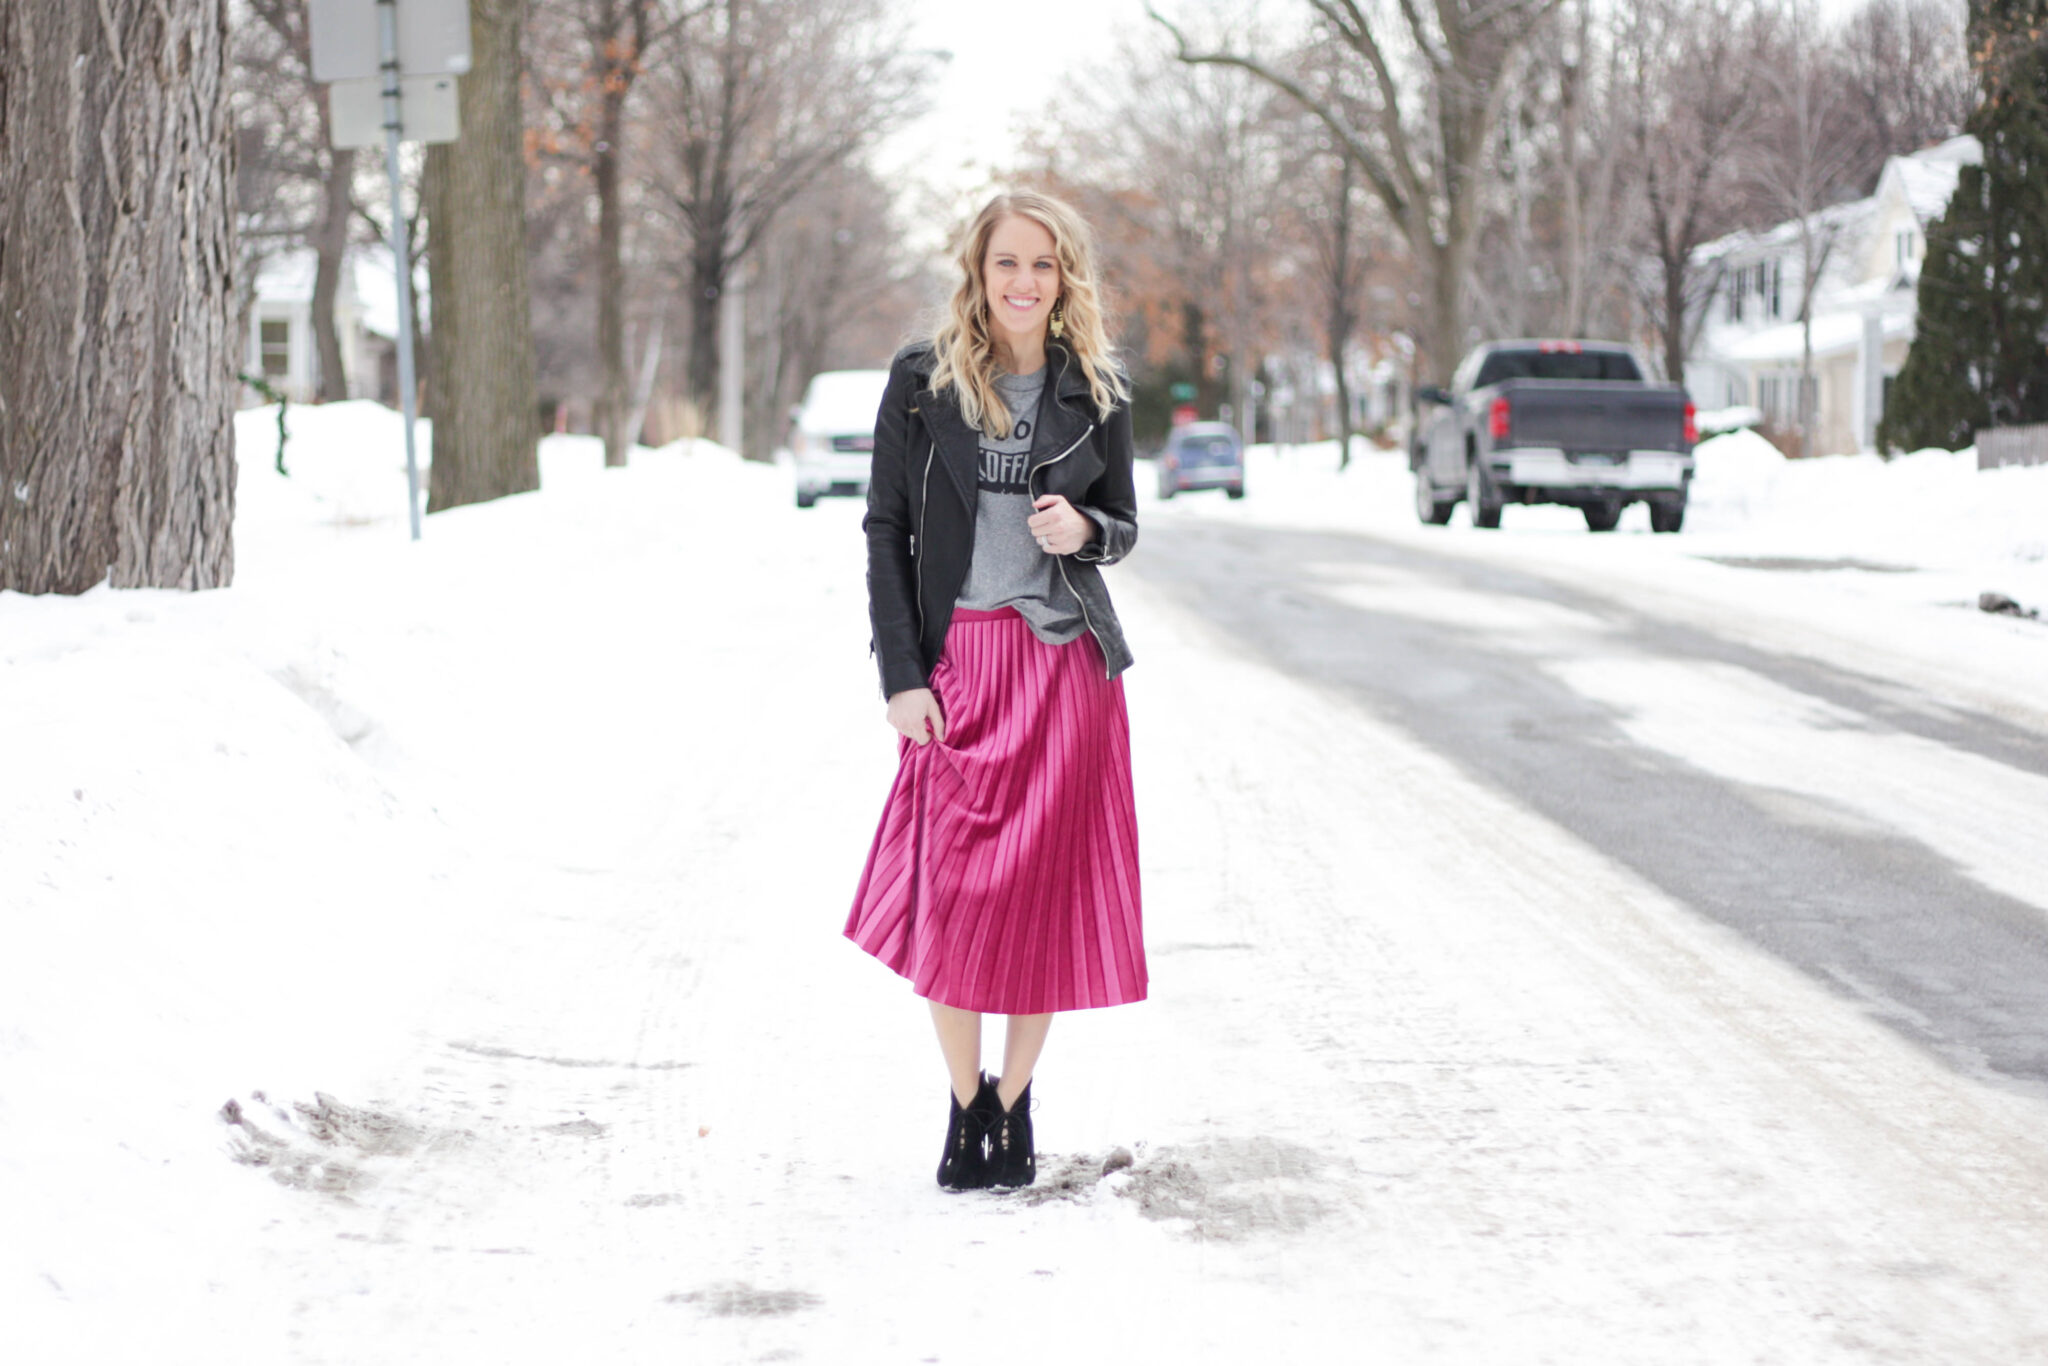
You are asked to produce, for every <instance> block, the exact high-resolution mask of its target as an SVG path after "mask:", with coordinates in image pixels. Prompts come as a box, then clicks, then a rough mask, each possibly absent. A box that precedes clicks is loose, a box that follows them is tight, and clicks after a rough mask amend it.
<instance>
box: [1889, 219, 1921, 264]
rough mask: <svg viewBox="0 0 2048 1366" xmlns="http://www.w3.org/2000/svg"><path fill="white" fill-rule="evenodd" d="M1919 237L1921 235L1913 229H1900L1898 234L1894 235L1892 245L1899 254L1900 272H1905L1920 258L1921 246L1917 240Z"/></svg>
mask: <svg viewBox="0 0 2048 1366" xmlns="http://www.w3.org/2000/svg"><path fill="white" fill-rule="evenodd" d="M1918 237H1919V234H1918V233H1916V232H1914V231H1913V230H1912V229H1911V228H1900V229H1899V230H1898V231H1897V232H1896V233H1894V234H1892V245H1893V248H1894V249H1895V251H1896V252H1897V254H1898V268H1899V269H1900V270H1904V269H1905V268H1906V267H1907V266H1910V265H1912V264H1913V262H1914V260H1915V259H1916V258H1918V256H1919V254H1920V253H1919V250H1918V248H1919V245H1920V244H1919V242H1918V241H1917V240H1916V239H1917V238H1918Z"/></svg>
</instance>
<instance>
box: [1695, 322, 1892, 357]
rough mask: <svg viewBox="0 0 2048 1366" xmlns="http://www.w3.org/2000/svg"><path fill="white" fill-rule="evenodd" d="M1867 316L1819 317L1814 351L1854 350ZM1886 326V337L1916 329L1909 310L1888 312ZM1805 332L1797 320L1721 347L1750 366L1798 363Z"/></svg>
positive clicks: (1724, 353) (1818, 353) (1725, 353)
mask: <svg viewBox="0 0 2048 1366" xmlns="http://www.w3.org/2000/svg"><path fill="white" fill-rule="evenodd" d="M1863 316H1864V315H1863V314H1862V313H1860V312H1839V313H1823V314H1821V315H1820V316H1818V317H1816V318H1815V319H1814V320H1813V354H1814V355H1815V356H1828V355H1835V354H1840V353H1846V352H1851V351H1854V350H1855V349H1856V347H1857V346H1858V345H1859V344H1860V343H1861V342H1862V340H1863ZM1882 326H1883V330H1884V335H1885V337H1887V338H1893V337H1903V336H1906V335H1908V334H1909V333H1910V332H1911V331H1912V329H1913V319H1912V316H1911V315H1910V314H1907V313H1887V314H1886V315H1885V317H1884V319H1883V323H1882ZM1803 332H1804V329H1802V328H1801V326H1800V325H1799V324H1798V323H1796V322H1794V323H1782V324H1780V325H1779V326H1777V327H1767V328H1765V329H1764V330H1763V331H1761V332H1756V333H1752V334H1751V335H1749V336H1747V337H1743V338H1741V339H1740V340H1737V341H1734V342H1731V343H1729V344H1728V345H1727V346H1724V347H1721V348H1720V349H1719V350H1720V358H1721V359H1723V360H1731V361H1740V362H1743V363H1746V364H1750V365H1758V364H1770V363H1772V362H1788V363H1789V362H1794V361H1797V360H1798V359H1799V357H1800V355H1801V353H1802V352H1803V351H1804V350H1805V349H1806V341H1805V337H1804V335H1803Z"/></svg>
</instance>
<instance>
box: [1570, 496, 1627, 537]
mask: <svg viewBox="0 0 2048 1366" xmlns="http://www.w3.org/2000/svg"><path fill="white" fill-rule="evenodd" d="M1621 509H1622V504H1621V502H1620V501H1619V500H1617V499H1614V498H1602V499H1601V500H1600V501H1598V502H1596V503H1587V504H1586V505H1585V506H1584V507H1582V508H1580V509H1579V511H1581V512H1583V513H1585V514H1586V530H1588V531H1612V530H1614V525H1615V523H1617V522H1619V521H1620V520H1621Z"/></svg>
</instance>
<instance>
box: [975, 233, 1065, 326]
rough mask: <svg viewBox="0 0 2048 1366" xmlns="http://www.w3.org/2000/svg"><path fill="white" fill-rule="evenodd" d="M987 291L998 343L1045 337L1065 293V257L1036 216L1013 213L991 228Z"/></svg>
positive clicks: (984, 266)
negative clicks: (1062, 289) (1062, 272)
mask: <svg viewBox="0 0 2048 1366" xmlns="http://www.w3.org/2000/svg"><path fill="white" fill-rule="evenodd" d="M981 285H982V289H983V290H984V291H985V292H986V294H987V297H988V319H989V334H990V339H991V340H993V341H996V342H998V343H1009V344H1010V345H1012V346H1013V347H1014V346H1015V344H1016V343H1018V342H1024V343H1027V346H1026V349H1027V350H1029V349H1034V348H1036V347H1039V346H1043V345H1044V343H1045V327H1046V323H1047V321H1048V320H1049V319H1050V318H1051V317H1052V306H1053V304H1054V303H1055V302H1056V301H1057V300H1058V299H1059V297H1060V258H1059V253H1058V251H1057V250H1056V249H1055V248H1054V245H1053V240H1052V234H1051V233H1050V232H1047V231H1046V230H1045V227H1044V226H1043V225H1042V224H1040V223H1038V222H1037V221H1036V220H1034V219H1030V218H1025V217H1022V216H1021V215H1013V216H1012V217H1009V218H1005V219H1004V220H1003V221H1002V222H1000V223H998V224H996V230H995V231H994V232H992V233H990V234H989V239H988V252H987V254H986V255H985V256H983V258H982V262H981Z"/></svg>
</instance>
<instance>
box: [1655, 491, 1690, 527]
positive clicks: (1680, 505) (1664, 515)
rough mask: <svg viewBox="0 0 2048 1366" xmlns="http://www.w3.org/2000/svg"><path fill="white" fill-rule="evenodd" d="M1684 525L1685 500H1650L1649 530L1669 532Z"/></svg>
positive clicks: (1681, 498) (1680, 498)
mask: <svg viewBox="0 0 2048 1366" xmlns="http://www.w3.org/2000/svg"><path fill="white" fill-rule="evenodd" d="M1684 525H1685V499H1684V498H1683V497H1679V498H1674V499H1671V500H1669V501H1667V500H1665V499H1661V498H1653V499H1651V500H1650V530H1652V531H1663V532H1671V531H1677V530H1678V529H1679V528H1680V527H1682V526H1684Z"/></svg>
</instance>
